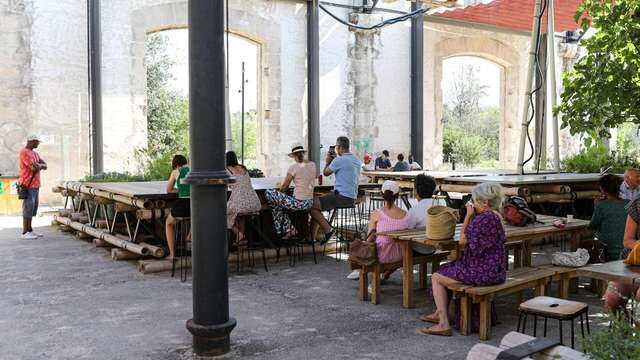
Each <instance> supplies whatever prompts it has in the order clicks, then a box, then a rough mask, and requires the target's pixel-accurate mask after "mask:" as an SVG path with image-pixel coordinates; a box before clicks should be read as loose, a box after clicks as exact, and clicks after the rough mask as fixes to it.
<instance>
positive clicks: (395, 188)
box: [382, 180, 400, 195]
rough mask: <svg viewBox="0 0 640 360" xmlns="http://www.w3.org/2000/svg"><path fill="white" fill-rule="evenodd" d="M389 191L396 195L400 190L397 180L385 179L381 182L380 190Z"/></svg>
mask: <svg viewBox="0 0 640 360" xmlns="http://www.w3.org/2000/svg"><path fill="white" fill-rule="evenodd" d="M387 190H388V191H391V193H393V195H397V194H398V193H399V192H400V185H398V183H397V182H395V181H391V180H387V181H385V182H384V183H383V184H382V192H385V191H387Z"/></svg>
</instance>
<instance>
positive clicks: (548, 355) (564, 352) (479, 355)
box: [467, 331, 588, 360]
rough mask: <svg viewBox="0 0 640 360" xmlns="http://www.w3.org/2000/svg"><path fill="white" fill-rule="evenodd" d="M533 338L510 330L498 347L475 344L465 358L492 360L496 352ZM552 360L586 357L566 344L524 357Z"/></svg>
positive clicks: (583, 359) (525, 359) (581, 358)
mask: <svg viewBox="0 0 640 360" xmlns="http://www.w3.org/2000/svg"><path fill="white" fill-rule="evenodd" d="M533 339H535V338H534V337H531V336H529V335H525V334H521V333H518V332H515V331H512V332H510V333H508V334H507V335H505V336H504V337H503V338H502V341H501V342H500V347H495V346H491V345H488V344H476V345H474V346H473V347H472V348H471V350H469V354H468V355H467V360H494V359H497V358H498V354H500V353H501V352H502V351H504V350H507V349H511V348H513V347H516V346H518V345H522V344H525V343H527V342H529V341H531V340H533ZM532 359H536V360H552V359H568V360H586V359H588V357H587V356H586V355H585V354H583V353H581V352H579V351H576V350H573V349H571V348H568V347H566V346H562V345H558V346H554V347H552V348H549V349H547V350H543V351H541V352H539V353H537V354H535V355H534V356H533V357H526V358H524V360H532Z"/></svg>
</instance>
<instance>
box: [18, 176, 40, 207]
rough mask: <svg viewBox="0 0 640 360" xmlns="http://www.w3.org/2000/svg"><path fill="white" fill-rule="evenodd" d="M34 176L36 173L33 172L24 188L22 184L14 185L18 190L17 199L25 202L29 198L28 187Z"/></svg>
mask: <svg viewBox="0 0 640 360" xmlns="http://www.w3.org/2000/svg"><path fill="white" fill-rule="evenodd" d="M35 176H36V173H35V172H34V173H33V175H31V179H29V183H28V184H27V186H24V185H22V184H17V185H16V187H17V188H18V199H20V200H26V199H28V198H29V186H31V183H32V182H33V178H34V177H35Z"/></svg>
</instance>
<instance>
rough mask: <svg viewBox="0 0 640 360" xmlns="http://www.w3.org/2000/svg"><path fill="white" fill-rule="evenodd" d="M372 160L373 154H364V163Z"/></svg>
mask: <svg viewBox="0 0 640 360" xmlns="http://www.w3.org/2000/svg"><path fill="white" fill-rule="evenodd" d="M371 159H372V158H371V154H369V153H366V154H364V161H371Z"/></svg>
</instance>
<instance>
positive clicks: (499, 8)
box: [432, 0, 582, 32]
mask: <svg viewBox="0 0 640 360" xmlns="http://www.w3.org/2000/svg"><path fill="white" fill-rule="evenodd" d="M580 3H582V0H559V1H555V2H554V7H555V26H556V27H555V31H556V32H562V31H569V30H576V29H578V28H579V27H580V26H578V24H577V23H576V22H575V20H574V19H573V16H574V15H575V13H576V10H577V8H578V5H580ZM534 5H535V0H493V1H492V2H490V3H486V4H478V5H471V6H467V7H464V8H457V9H453V10H447V11H443V12H437V13H434V14H432V16H438V17H443V18H448V19H453V20H460V21H466V22H471V23H480V24H486V25H492V26H497V27H501V28H506V29H512V30H524V31H531V28H532V25H533V7H534ZM543 26H544V31H545V32H546V27H547V19H546V13H545V16H544V17H543Z"/></svg>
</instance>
